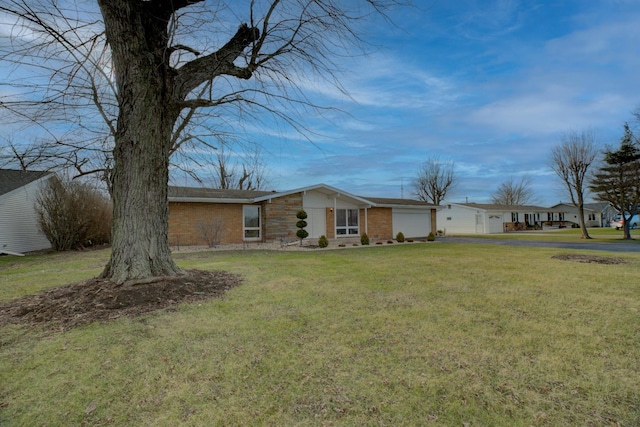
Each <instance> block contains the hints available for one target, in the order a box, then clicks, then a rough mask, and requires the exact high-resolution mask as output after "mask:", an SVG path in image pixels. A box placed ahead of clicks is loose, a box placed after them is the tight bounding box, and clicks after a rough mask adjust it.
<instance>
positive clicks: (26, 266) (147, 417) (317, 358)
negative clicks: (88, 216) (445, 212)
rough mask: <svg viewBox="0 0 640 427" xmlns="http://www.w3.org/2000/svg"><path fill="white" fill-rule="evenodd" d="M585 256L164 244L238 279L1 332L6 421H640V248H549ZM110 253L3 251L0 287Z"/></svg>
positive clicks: (65, 273)
mask: <svg viewBox="0 0 640 427" xmlns="http://www.w3.org/2000/svg"><path fill="white" fill-rule="evenodd" d="M581 253H584V252H580V251H570V250H557V249H549V248H531V247H522V248H521V247H506V246H493V245H476V244H474V245H464V244H454V243H445V242H436V243H421V244H397V245H389V246H384V247H371V248H358V249H354V250H351V249H347V250H332V251H314V250H310V251H300V252H293V251H292V252H284V251H228V252H224V251H222V252H197V253H181V254H177V255H176V260H177V262H178V264H179V265H180V266H181V267H183V268H189V269H192V268H198V269H219V270H226V271H231V272H234V273H237V274H240V275H241V276H242V277H244V283H243V284H242V285H240V286H239V287H236V288H234V289H232V290H230V291H229V292H228V293H227V294H226V296H225V298H224V299H217V300H210V301H207V302H200V303H195V304H188V305H182V306H180V307H179V308H177V309H176V310H167V311H162V312H157V313H153V314H147V315H144V316H143V317H140V318H137V319H127V318H121V319H118V320H115V321H111V322H106V323H93V324H91V325H88V326H84V327H81V328H77V329H72V330H69V331H65V332H56V331H42V330H37V329H32V328H30V327H26V326H15V325H10V326H4V327H2V328H1V329H0V425H3V426H4V425H6V426H22V425H48V426H56V425H118V426H125V425H126V426H128V425H136V426H151V425H153V426H175V425H193V426H201V425H230V426H231V425H299V426H307V425H308V426H316V425H317V426H320V425H371V426H374V425H375V426H377V425H430V424H432V425H447V426H448V425H452V426H453V425H459V426H462V425H470V426H485V425H491V426H530V425H533V426H556V425H629V426H630V425H638V424H640V393H639V392H638V384H640V328H638V326H639V325H640V286H639V285H638V277H640V254H624V255H619V254H615V255H613V256H615V257H616V258H619V260H620V261H624V262H626V263H625V264H597V263H580V262H575V261H571V260H569V261H568V260H563V259H557V258H552V257H553V256H554V255H559V254H581ZM588 253H589V254H590V255H593V254H594V251H588ZM597 255H598V256H602V257H609V256H612V255H611V254H609V253H606V252H597ZM107 257H108V252H106V251H92V252H84V253H67V254H54V255H39V256H37V257H25V258H12V259H0V302H6V301H8V300H10V299H12V298H15V297H17V296H20V295H22V294H25V293H30V292H36V291H38V290H41V289H45V288H48V287H52V286H58V285H60V284H64V283H68V282H72V281H79V280H83V279H88V278H90V277H92V276H94V275H96V274H98V273H99V272H100V270H101V267H102V265H103V264H104V263H105V262H106V260H107ZM25 289H26V291H25Z"/></svg>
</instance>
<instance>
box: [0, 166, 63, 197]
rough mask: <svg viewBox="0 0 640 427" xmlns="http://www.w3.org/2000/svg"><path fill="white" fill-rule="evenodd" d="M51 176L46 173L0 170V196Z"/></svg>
mask: <svg viewBox="0 0 640 427" xmlns="http://www.w3.org/2000/svg"><path fill="white" fill-rule="evenodd" d="M49 174H51V172H47V171H22V170H13V169H0V196H2V195H3V194H7V193H10V192H11V191H13V190H15V189H18V188H20V187H24V186H25V185H27V184H29V183H31V182H33V181H37V180H39V179H40V178H42V177H44V176H47V175H49Z"/></svg>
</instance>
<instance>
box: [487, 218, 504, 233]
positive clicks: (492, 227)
mask: <svg viewBox="0 0 640 427" xmlns="http://www.w3.org/2000/svg"><path fill="white" fill-rule="evenodd" d="M489 233H491V234H496V233H502V216H500V215H489Z"/></svg>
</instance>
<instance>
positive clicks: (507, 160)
mask: <svg viewBox="0 0 640 427" xmlns="http://www.w3.org/2000/svg"><path fill="white" fill-rule="evenodd" d="M416 3H417V4H418V5H419V6H418V7H417V8H410V9H401V10H397V11H395V12H393V13H392V15H391V17H392V19H393V21H394V22H395V24H396V27H395V28H394V27H392V26H389V25H387V24H385V23H384V22H382V21H380V22H379V23H377V24H376V25H372V26H371V27H370V28H371V29H374V30H375V33H374V32H373V31H371V34H367V40H369V41H370V42H371V44H372V47H373V49H372V51H371V53H370V54H369V55H367V56H365V57H358V58H356V59H354V60H352V61H350V62H349V63H348V64H346V65H345V68H346V70H345V74H344V76H343V77H342V82H343V84H344V86H345V87H346V89H347V90H348V91H349V93H350V95H351V99H349V98H346V97H345V96H343V95H341V94H340V93H339V92H338V91H336V90H334V89H332V88H328V87H324V88H322V89H318V88H315V90H314V89H312V90H311V92H310V96H312V97H313V99H316V100H318V101H320V102H321V103H323V104H325V105H334V106H337V107H339V108H341V109H343V110H344V111H346V112H348V113H349V114H348V115H339V114H336V115H335V116H334V117H331V120H330V121H325V120H324V118H310V121H309V123H310V126H311V127H312V129H313V130H314V131H316V132H317V135H313V136H312V137H311V139H312V141H313V144H311V143H309V142H308V141H305V140H304V139H303V138H299V137H296V136H295V135H293V136H291V135H290V134H288V133H287V132H286V131H283V132H282V133H281V134H267V133H260V132H257V133H253V134H252V135H251V138H252V139H255V142H257V143H259V144H261V145H262V146H263V147H264V149H263V150H264V151H263V153H264V154H265V159H266V160H267V166H268V168H269V171H270V182H271V187H273V188H274V189H278V190H285V189H291V188H297V187H304V186H307V185H313V184H317V183H325V184H329V185H332V186H335V187H338V188H341V189H343V190H345V191H348V192H351V193H354V194H358V195H363V196H379V197H400V196H401V195H404V197H407V198H408V197H412V194H411V193H412V188H411V180H412V179H413V177H414V176H415V174H416V171H417V168H418V166H419V165H420V164H421V163H422V162H423V161H424V160H425V159H426V158H427V157H430V156H439V157H440V158H442V159H450V160H452V161H453V162H454V163H455V173H456V176H457V186H456V188H455V190H454V191H453V192H452V193H451V194H450V196H448V197H447V199H448V201H458V202H460V201H465V200H468V201H469V202H471V201H473V202H478V203H483V202H489V201H490V196H491V193H492V192H493V191H494V190H495V189H496V188H497V187H498V185H499V184H500V183H501V182H503V181H505V180H507V179H509V177H514V178H515V179H519V178H520V177H521V176H522V175H528V176H529V177H530V178H531V179H532V181H533V186H534V191H535V193H536V197H537V200H536V203H537V204H539V205H543V206H545V205H547V206H550V205H553V204H555V203H557V202H559V201H560V200H563V201H567V200H568V197H567V195H566V194H565V193H564V192H563V189H562V187H561V183H560V182H559V181H558V178H557V177H556V176H555V175H554V174H553V172H552V171H551V170H550V168H549V166H548V163H549V156H550V153H551V149H552V147H553V146H554V145H557V144H558V143H559V142H560V140H561V138H562V135H563V134H565V133H566V132H569V131H581V130H583V129H587V128H591V129H593V130H594V131H595V133H596V135H597V137H598V143H599V144H600V145H602V147H604V146H605V145H607V144H609V145H614V146H615V145H616V144H618V142H619V140H620V137H621V136H622V133H623V124H624V123H625V122H627V121H629V122H632V121H633V116H632V112H633V111H634V110H635V109H636V108H638V107H639V106H640V79H639V78H638V72H639V70H640V24H639V23H640V2H638V1H636V0H628V1H625V0H588V1H587V0H579V1H567V0H557V1H554V0H549V1H524V0H523V1H518V0H499V1H487V0H484V1H480V0H456V1H448V0H447V1H445V0H429V1H425V2H419V1H418V2H416ZM402 188H404V192H403V191H402Z"/></svg>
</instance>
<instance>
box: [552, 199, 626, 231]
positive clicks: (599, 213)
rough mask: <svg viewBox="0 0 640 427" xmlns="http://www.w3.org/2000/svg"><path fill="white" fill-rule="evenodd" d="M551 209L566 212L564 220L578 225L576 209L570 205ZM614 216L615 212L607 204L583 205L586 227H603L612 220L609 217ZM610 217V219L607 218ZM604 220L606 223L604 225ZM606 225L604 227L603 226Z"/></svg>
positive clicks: (561, 204) (560, 205) (555, 206)
mask: <svg viewBox="0 0 640 427" xmlns="http://www.w3.org/2000/svg"><path fill="white" fill-rule="evenodd" d="M552 208H553V209H560V210H563V211H565V212H567V215H566V219H567V220H569V221H571V222H573V223H576V224H578V223H579V221H578V209H577V208H576V207H575V206H574V205H573V204H572V203H562V202H560V203H558V204H557V205H554V206H552ZM614 214H615V210H614V209H613V208H611V205H610V204H609V203H606V202H605V203H585V204H584V222H585V225H586V226H587V227H605V226H606V225H608V224H609V221H610V220H611V219H613V217H612V216H611V215H614ZM609 216H611V218H609ZM605 218H607V219H606V223H605ZM605 224H606V225H605Z"/></svg>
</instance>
